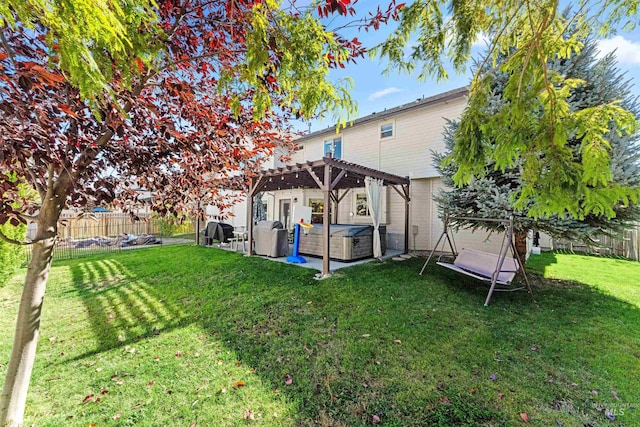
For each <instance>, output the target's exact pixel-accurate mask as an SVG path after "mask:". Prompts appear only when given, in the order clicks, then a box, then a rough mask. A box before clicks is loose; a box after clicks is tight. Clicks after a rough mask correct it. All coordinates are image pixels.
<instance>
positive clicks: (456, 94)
mask: <svg viewBox="0 0 640 427" xmlns="http://www.w3.org/2000/svg"><path fill="white" fill-rule="evenodd" d="M468 94H469V87H468V86H463V87H460V88H457V89H452V90H450V91H447V92H442V93H439V94H437V95H433V96H430V97H427V98H422V99H418V100H417V101H413V102H409V103H406V104H402V105H399V106H397V107H392V108H389V109H386V110H384V111H381V112H375V113H371V114H369V115H367V116H364V117H360V118H358V119H355V120H354V121H352V122H351V123H349V124H347V126H346V128H344V129H341V131H343V130H345V129H349V128H352V127H355V126H359V125H362V124H364V123H368V122H371V121H374V120H380V119H385V118H388V117H389V116H393V115H396V114H399V113H404V112H407V111H411V110H414V109H417V108H421V107H427V106H430V105H433V104H437V103H439V102H444V101H449V100H452V99H456V98H460V97H463V96H466V95H468ZM335 129H336V127H335V125H333V126H329V127H327V128H325V129H321V130H317V131H314V132H311V133H309V134H306V135H302V136H301V137H300V138H297V139H295V140H294V141H295V142H304V141H306V140H307V139H312V138H315V137H317V136H320V135H326V134H330V133H333V134H335Z"/></svg>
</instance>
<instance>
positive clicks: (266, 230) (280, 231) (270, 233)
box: [249, 221, 289, 258]
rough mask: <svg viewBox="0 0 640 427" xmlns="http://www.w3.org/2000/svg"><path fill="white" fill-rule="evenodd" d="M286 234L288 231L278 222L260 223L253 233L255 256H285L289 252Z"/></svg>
mask: <svg viewBox="0 0 640 427" xmlns="http://www.w3.org/2000/svg"><path fill="white" fill-rule="evenodd" d="M288 234H289V231H288V230H287V229H285V228H284V227H283V225H282V223H281V222H280V221H260V222H259V223H258V224H257V225H256V227H255V231H254V239H255V253H256V255H266V256H269V257H274V258H278V257H283V256H287V253H288V252H289V241H288ZM249 244H251V242H249Z"/></svg>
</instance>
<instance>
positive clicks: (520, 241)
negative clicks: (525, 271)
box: [514, 230, 529, 264]
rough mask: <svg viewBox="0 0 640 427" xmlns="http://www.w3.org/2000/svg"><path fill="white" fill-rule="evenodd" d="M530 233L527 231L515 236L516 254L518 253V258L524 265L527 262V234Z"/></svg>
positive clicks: (517, 232) (516, 233) (518, 232)
mask: <svg viewBox="0 0 640 427" xmlns="http://www.w3.org/2000/svg"><path fill="white" fill-rule="evenodd" d="M528 233H529V232H528V231H527V230H524V231H516V232H515V233H514V235H515V245H516V252H517V253H518V257H519V258H520V261H522V263H523V264H524V263H525V262H526V260H527V234H528Z"/></svg>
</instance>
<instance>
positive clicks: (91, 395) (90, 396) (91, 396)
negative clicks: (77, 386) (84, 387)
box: [82, 394, 95, 403]
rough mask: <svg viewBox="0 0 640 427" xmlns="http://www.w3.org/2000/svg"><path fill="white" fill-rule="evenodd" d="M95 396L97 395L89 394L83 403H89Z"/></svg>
mask: <svg viewBox="0 0 640 427" xmlns="http://www.w3.org/2000/svg"><path fill="white" fill-rule="evenodd" d="M94 396H95V395H93V394H89V395H87V396H85V397H84V399H82V403H87V402H88V401H90V400H91V399H93V397H94Z"/></svg>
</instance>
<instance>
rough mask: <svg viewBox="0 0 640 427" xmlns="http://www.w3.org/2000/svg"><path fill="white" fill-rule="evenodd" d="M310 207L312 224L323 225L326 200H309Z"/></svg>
mask: <svg viewBox="0 0 640 427" xmlns="http://www.w3.org/2000/svg"><path fill="white" fill-rule="evenodd" d="M309 207H311V223H312V224H322V213H323V212H324V200H322V199H309Z"/></svg>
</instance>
